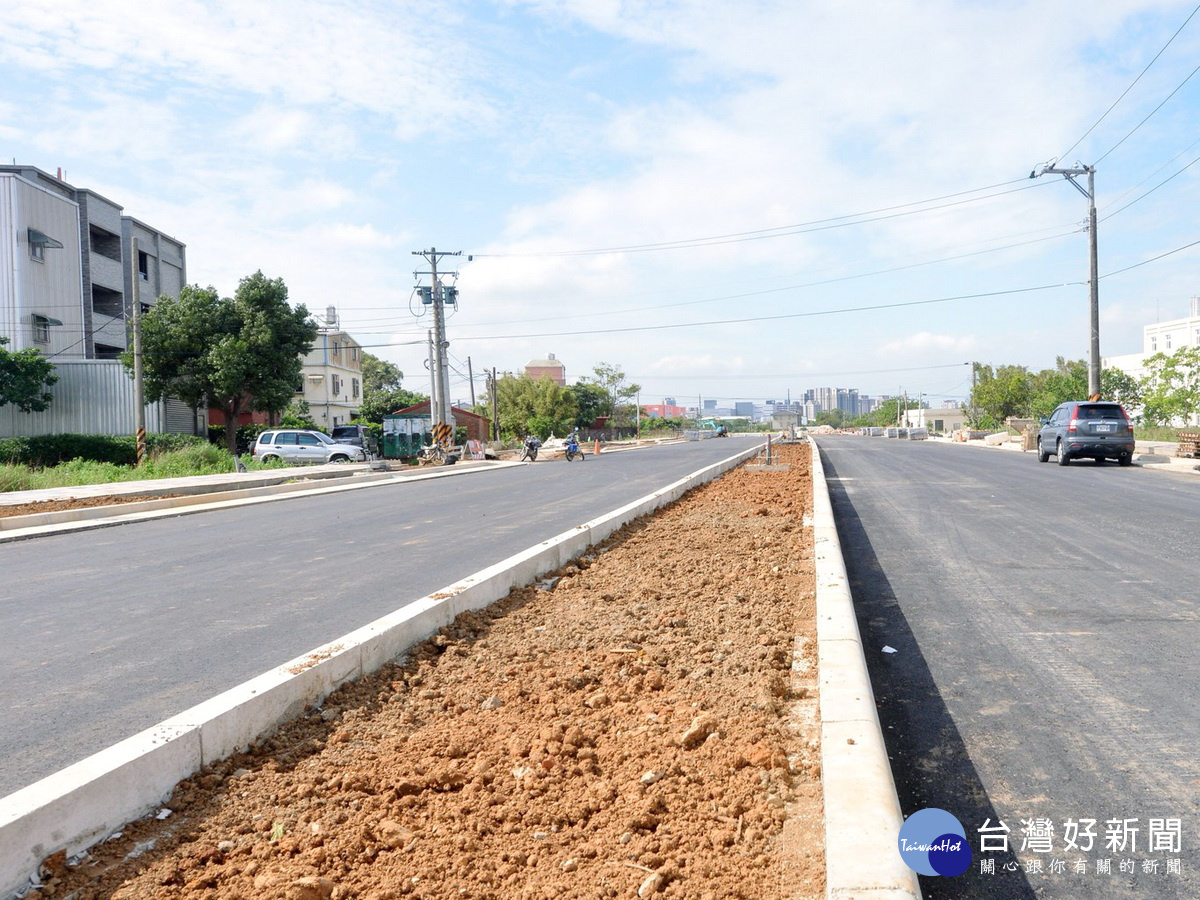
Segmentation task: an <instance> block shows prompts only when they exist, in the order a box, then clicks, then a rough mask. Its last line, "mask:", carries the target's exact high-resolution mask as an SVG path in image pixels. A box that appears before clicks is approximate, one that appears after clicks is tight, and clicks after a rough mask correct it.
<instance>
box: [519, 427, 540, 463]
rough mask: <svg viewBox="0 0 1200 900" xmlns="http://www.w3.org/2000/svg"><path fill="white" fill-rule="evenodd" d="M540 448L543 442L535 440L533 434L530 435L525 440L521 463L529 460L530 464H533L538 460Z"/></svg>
mask: <svg viewBox="0 0 1200 900" xmlns="http://www.w3.org/2000/svg"><path fill="white" fill-rule="evenodd" d="M540 446H542V442H541V441H539V440H538V439H537V438H535V437H534V436H533V435H532V434H531V435H529V437H527V438H525V443H524V444H523V445H522V449H521V459H520V462H525V460H529V461H530V462H533V461H534V460H536V459H537V454H538V447H540Z"/></svg>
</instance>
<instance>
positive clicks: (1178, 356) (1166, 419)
mask: <svg viewBox="0 0 1200 900" xmlns="http://www.w3.org/2000/svg"><path fill="white" fill-rule="evenodd" d="M1144 365H1145V367H1146V374H1145V375H1144V376H1143V377H1142V380H1141V385H1140V388H1141V395H1142V421H1144V422H1145V423H1146V424H1147V425H1166V424H1170V423H1171V422H1172V421H1174V420H1176V419H1181V420H1182V421H1183V422H1185V423H1187V422H1191V421H1193V420H1194V418H1195V416H1196V414H1197V413H1198V412H1200V347H1180V348H1179V349H1178V350H1176V351H1175V352H1174V353H1172V354H1171V355H1170V356H1168V355H1167V354H1165V353H1156V354H1154V355H1153V356H1151V357H1150V358H1148V359H1147V360H1145V362H1144Z"/></svg>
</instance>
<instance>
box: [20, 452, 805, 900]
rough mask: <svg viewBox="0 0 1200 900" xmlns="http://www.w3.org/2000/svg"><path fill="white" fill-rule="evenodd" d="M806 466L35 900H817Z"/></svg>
mask: <svg viewBox="0 0 1200 900" xmlns="http://www.w3.org/2000/svg"><path fill="white" fill-rule="evenodd" d="M809 452H810V451H809V446H808V445H805V444H801V445H783V446H781V447H779V448H778V453H779V457H777V458H776V460H775V462H776V463H777V464H778V463H781V462H782V463H784V464H785V465H783V466H780V465H776V466H772V467H769V468H763V467H756V466H745V467H742V468H740V469H737V470H735V471H733V472H731V473H730V474H728V475H726V476H725V477H723V478H721V479H720V480H718V481H716V482H713V483H711V484H708V485H705V486H703V487H700V488H697V489H696V490H695V491H693V492H691V493H690V494H689V495H688V496H686V497H685V498H683V499H682V500H680V501H679V502H677V503H676V504H674V505H672V506H671V507H669V508H668V509H666V510H663V511H661V512H660V513H658V514H657V515H655V516H653V517H649V518H646V519H643V520H639V521H638V522H635V523H632V524H630V525H629V526H626V527H625V528H623V529H622V530H621V531H620V532H619V533H618V534H617V535H615V536H614V537H613V538H612V539H611V540H610V541H608V542H607V543H606V544H605V545H604V546H603V547H602V548H598V549H596V550H594V551H593V552H591V553H589V554H588V555H586V556H585V557H582V558H580V559H579V560H577V561H576V562H574V563H571V564H569V565H568V566H566V567H565V568H563V569H562V570H560V571H559V572H556V573H554V574H553V575H551V576H548V577H547V578H545V579H543V580H542V581H541V582H540V583H539V584H538V585H536V586H530V587H527V588H523V589H520V590H514V591H513V592H512V593H511V594H510V595H509V596H508V597H507V598H505V599H504V600H501V601H499V602H498V603H496V604H494V605H493V606H491V607H489V608H488V609H487V610H484V611H482V612H479V613H468V614H464V615H462V616H460V617H459V618H458V620H457V621H456V622H455V623H454V624H453V625H452V626H451V627H449V628H446V629H444V631H443V632H442V633H441V634H439V635H437V636H436V637H435V638H433V639H431V640H429V641H426V642H424V643H423V644H421V645H419V646H417V647H415V648H413V650H412V651H411V653H410V654H409V655H408V656H407V657H406V658H404V659H403V660H402V661H400V662H399V663H396V664H393V665H390V666H388V667H386V668H385V669H384V670H382V671H380V672H378V673H376V674H375V675H372V676H370V677H367V678H364V679H362V680H360V681H359V682H357V683H355V684H352V685H348V686H346V687H344V688H343V689H341V690H339V691H338V692H337V693H335V694H334V695H332V696H331V697H329V698H328V699H327V700H326V701H325V703H324V704H323V706H322V708H321V709H319V710H313V711H312V712H311V713H310V714H308V715H306V716H304V717H303V718H301V719H300V720H297V721H295V722H293V723H290V724H288V725H286V726H284V727H282V728H281V729H280V730H279V731H278V732H277V733H276V734H275V735H274V736H273V737H271V738H270V739H268V740H266V741H265V742H264V743H263V744H262V745H261V746H258V747H255V748H253V749H252V750H251V751H250V752H248V753H245V754H241V755H239V756H237V757H235V758H232V759H229V760H226V761H224V762H222V763H220V764H217V765H214V766H212V767H210V768H208V769H206V770H204V771H202V772H200V773H198V774H197V775H195V776H194V777H192V778H190V779H189V780H187V781H185V782H184V783H183V784H181V785H180V786H179V788H178V789H177V790H176V792H175V794H174V796H173V797H172V798H171V799H170V800H169V801H168V802H167V803H166V804H165V808H166V809H169V810H171V814H170V815H169V817H167V818H165V819H162V820H159V819H157V818H154V817H148V818H146V819H143V820H140V821H138V822H136V823H132V824H130V825H129V826H127V827H126V828H125V829H124V831H123V834H122V835H121V836H120V837H116V838H113V839H110V840H109V841H107V842H105V843H103V844H100V845H98V846H96V847H93V848H92V850H91V852H90V854H88V855H87V856H86V857H85V858H83V859H82V860H79V861H72V862H70V863H68V862H67V861H66V860H64V859H63V858H62V856H61V855H59V856H57V857H52V858H51V859H50V860H47V863H46V866H45V867H44V869H45V876H46V887H45V889H44V890H43V891H41V892H40V893H39V894H38V896H42V897H55V898H63V897H68V896H70V897H77V898H80V900H86V898H102V897H103V898H109V897H113V898H145V900H151V898H153V900H160V898H225V900H234V898H243V900H263V898H266V900H271V898H286V900H325V898H329V900H343V898H364V900H393V898H410V897H411V898H451V897H453V898H463V897H470V898H493V897H495V898H560V897H561V898H606V897H651V896H653V897H663V898H712V900H726V898H747V900H749V898H754V900H762V898H771V897H779V898H788V900H793V898H817V897H823V896H824V847H823V844H822V835H823V820H822V796H821V782H820V771H819V746H818V716H817V709H816V703H817V699H816V698H817V690H816V659H815V651H816V640H815V639H816V634H815V622H814V615H813V604H814V580H813V553H812V529H811V527H810V525H809V523H808V522H807V520H806V514H808V513H809V512H810V511H811V508H812V486H811V472H810V468H809V462H810V456H809Z"/></svg>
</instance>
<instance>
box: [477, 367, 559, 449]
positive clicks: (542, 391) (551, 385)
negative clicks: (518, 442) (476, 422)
mask: <svg viewBox="0 0 1200 900" xmlns="http://www.w3.org/2000/svg"><path fill="white" fill-rule="evenodd" d="M496 405H497V409H498V413H499V415H498V418H499V420H500V421H499V426H500V431H501V433H502V434H503V435H504V436H505V437H516V438H519V437H524V436H525V435H527V434H534V435H537V436H538V437H539V438H541V439H542V440H545V439H546V438H548V437H550V435H552V434H558V435H563V434H567V433H568V432H569V431H571V429H572V428H574V427H575V422H576V418H577V416H578V414H579V408H578V405H577V404H576V400H575V394H574V392H573V390H572V389H571V388H563V387H559V386H558V384H556V383H555V382H554V381H552V380H551V379H549V378H536V379H535V378H530V377H528V376H526V375H522V376H520V377H519V378H518V377H516V376H514V375H505V376H503V377H502V378H500V379H498V380H497V381H496Z"/></svg>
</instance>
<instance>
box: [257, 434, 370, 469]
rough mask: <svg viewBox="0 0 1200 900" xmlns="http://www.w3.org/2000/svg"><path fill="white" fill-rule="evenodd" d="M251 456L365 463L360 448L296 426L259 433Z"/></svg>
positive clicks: (293, 460)
mask: <svg viewBox="0 0 1200 900" xmlns="http://www.w3.org/2000/svg"><path fill="white" fill-rule="evenodd" d="M253 455H254V458H255V459H257V460H260V461H267V460H272V459H278V460H281V461H283V462H289V463H298V464H299V463H314V464H317V465H323V464H325V463H345V462H366V459H367V454H366V451H364V450H363V448H362V447H355V446H354V445H353V444H339V443H337V442H336V441H334V440H333V439H332V438H331V437H329V435H327V434H323V433H322V432H320V431H306V430H303V429H299V428H271V429H268V430H267V431H264V432H262V433H261V434H260V435H259V436H258V439H257V440H255V442H254V451H253Z"/></svg>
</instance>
